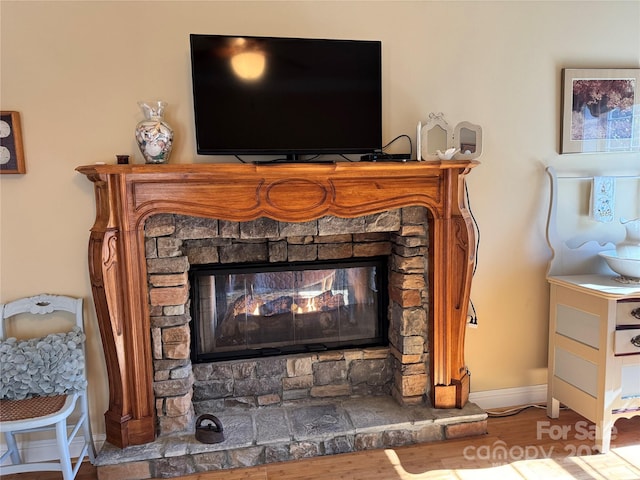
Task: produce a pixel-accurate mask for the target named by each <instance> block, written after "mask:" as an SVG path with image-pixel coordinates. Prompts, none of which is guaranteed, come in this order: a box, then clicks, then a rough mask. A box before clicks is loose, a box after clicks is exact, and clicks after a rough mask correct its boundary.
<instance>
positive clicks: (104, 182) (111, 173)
mask: <svg viewBox="0 0 640 480" xmlns="http://www.w3.org/2000/svg"><path fill="white" fill-rule="evenodd" d="M477 164H478V162H475V161H456V160H452V161H443V162H407V163H348V162H345V163H336V164H312V163H296V164H272V165H253V164H240V163H238V164H235V163H217V164H175V165H174V164H168V165H98V164H96V165H87V166H81V167H78V168H77V171H79V172H80V173H83V174H84V175H86V176H87V177H88V178H89V180H91V181H92V182H93V183H94V189H95V198H96V220H95V223H94V225H93V227H92V229H91V235H90V240H89V269H90V277H91V285H92V292H93V297H94V301H95V306H96V313H97V318H98V323H99V328H100V333H101V337H102V343H103V348H104V352H105V358H106V365H107V374H108V379H109V409H108V410H107V412H106V413H105V421H106V433H107V441H108V442H110V443H112V444H114V445H116V446H119V447H122V448H124V447H126V446H129V445H138V444H143V443H148V442H151V441H153V440H154V439H155V401H154V395H153V371H152V352H151V341H150V333H149V331H150V326H149V306H148V300H147V295H148V293H147V270H146V259H145V246H144V223H145V220H146V219H147V218H149V217H150V216H151V215H155V214H159V213H175V214H182V215H191V216H200V217H209V218H217V219H222V220H231V221H248V220H254V219H256V218H260V217H269V218H272V219H274V220H280V221H286V222H305V221H310V220H313V219H317V218H320V217H322V216H325V215H333V216H336V217H358V216H361V215H368V214H372V213H379V212H382V211H386V210H389V209H394V208H400V207H405V206H411V205H419V206H423V207H426V208H427V209H428V210H429V212H430V213H431V215H429V236H430V238H429V241H430V245H429V300H430V307H429V309H430V312H429V319H430V324H429V326H430V342H431V352H430V356H431V382H432V386H431V387H432V389H431V392H432V398H431V401H432V404H433V405H434V406H435V407H437V408H454V407H456V408H462V407H463V406H464V404H465V403H466V402H467V399H468V395H469V376H468V373H467V369H466V366H465V363H464V334H465V325H466V317H467V306H468V302H469V292H470V289H471V275H472V269H473V264H474V257H475V240H474V238H475V234H474V230H473V225H472V221H471V217H470V214H469V212H468V210H467V208H466V205H465V200H464V198H465V197H464V177H465V175H466V174H467V173H468V172H469V171H470V169H471V168H473V167H475V166H476V165H477Z"/></svg>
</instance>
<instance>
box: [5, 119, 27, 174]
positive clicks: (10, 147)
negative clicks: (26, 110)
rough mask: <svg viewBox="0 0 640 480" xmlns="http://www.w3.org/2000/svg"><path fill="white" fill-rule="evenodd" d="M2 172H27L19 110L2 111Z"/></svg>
mask: <svg viewBox="0 0 640 480" xmlns="http://www.w3.org/2000/svg"><path fill="white" fill-rule="evenodd" d="M0 173H27V170H26V168H25V165H24V151H23V149H22V130H21V128H20V113H18V112H10V111H6V112H5V111H2V112H0Z"/></svg>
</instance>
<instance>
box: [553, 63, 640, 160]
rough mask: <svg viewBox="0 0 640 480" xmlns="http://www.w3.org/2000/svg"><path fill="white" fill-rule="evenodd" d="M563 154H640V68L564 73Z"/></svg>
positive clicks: (569, 70)
mask: <svg viewBox="0 0 640 480" xmlns="http://www.w3.org/2000/svg"><path fill="white" fill-rule="evenodd" d="M560 136H561V139H562V140H561V145H560V153H598V152H638V151H640V68H617V69H615V68H612V69H604V68H603V69H600V68H598V69H568V68H566V69H563V70H562V131H561V135H560Z"/></svg>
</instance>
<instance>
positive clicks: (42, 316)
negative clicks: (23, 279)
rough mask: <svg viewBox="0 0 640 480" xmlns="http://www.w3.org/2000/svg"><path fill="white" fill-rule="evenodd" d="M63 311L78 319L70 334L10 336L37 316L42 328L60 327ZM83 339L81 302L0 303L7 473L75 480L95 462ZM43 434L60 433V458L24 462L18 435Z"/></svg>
mask: <svg viewBox="0 0 640 480" xmlns="http://www.w3.org/2000/svg"><path fill="white" fill-rule="evenodd" d="M60 311H64V312H70V313H71V314H72V315H73V316H74V327H73V329H72V330H71V331H65V332H64V333H55V334H48V335H45V336H43V337H40V338H37V339H33V338H31V339H27V340H17V339H16V338H15V337H11V338H5V331H7V330H6V329H5V327H6V326H8V325H9V323H11V326H12V327H17V326H18V325H19V324H20V323H21V322H33V321H34V320H33V319H34V318H36V319H37V320H38V321H37V323H38V325H39V326H41V325H45V326H46V325H47V324H49V325H51V324H53V323H55V324H57V325H59V324H60V321H59V319H54V318H52V317H54V316H56V313H55V312H60ZM57 315H58V316H59V315H66V317H69V314H68V313H67V314H57ZM30 325H32V324H30ZM67 330H68V329H67ZM84 339H85V336H84V325H83V312H82V299H79V298H72V297H66V296H60V295H47V294H44V295H37V296H33V297H28V298H22V299H19V300H15V301H13V302H10V303H6V304H0V432H1V433H3V434H4V437H5V439H6V446H7V450H6V451H5V452H4V453H3V454H2V456H0V473H2V475H7V474H11V473H20V472H34V471H47V470H56V471H61V472H62V477H63V479H64V480H72V479H74V478H75V476H76V474H77V472H78V469H79V468H80V464H81V463H82V460H83V459H84V457H85V456H88V457H89V460H90V461H91V463H94V461H95V449H94V445H93V437H92V435H91V426H90V422H89V411H88V402H87V386H86V385H87V382H86V374H85V361H84ZM74 412H75V413H74ZM72 414H73V415H72ZM41 431H49V432H55V437H56V445H57V452H58V459H56V460H53V461H37V462H36V461H33V462H25V461H23V455H21V453H20V451H19V449H18V443H17V441H16V434H22V433H31V432H41ZM78 433H81V435H77V434H78ZM76 437H77V438H78V440H81V447H80V448H81V450H80V454H79V455H78V457H77V460H76V462H75V465H74V464H73V463H72V461H71V456H70V452H69V446H70V445H71V443H72V442H73V440H74V439H75V438H76ZM78 443H80V442H78ZM75 446H76V444H75V443H74V448H75ZM9 460H10V461H11V463H10V464H7V463H8V461H9ZM5 464H6V465H5Z"/></svg>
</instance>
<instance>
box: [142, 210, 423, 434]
mask: <svg viewBox="0 0 640 480" xmlns="http://www.w3.org/2000/svg"><path fill="white" fill-rule="evenodd" d="M426 230H427V223H426V210H425V209H424V208H422V207H405V208H402V209H398V210H392V211H388V212H383V213H380V214H375V215H368V216H363V217H357V218H352V219H345V218H337V217H323V218H320V219H318V220H316V221H312V222H305V223H283V222H277V221H274V220H270V219H266V218H260V219H257V220H254V221H249V222H229V221H223V220H217V219H206V218H198V217H187V216H181V215H174V214H161V215H156V216H153V217H151V218H149V219H148V220H147V222H146V224H145V237H146V240H145V241H146V243H145V245H146V256H147V269H148V282H149V304H150V316H151V318H150V321H151V341H152V350H153V366H154V384H153V388H154V394H155V398H156V410H157V417H158V423H159V425H158V428H159V434H160V435H163V434H168V433H173V432H180V431H188V430H189V431H190V430H192V429H193V425H194V418H195V417H194V415H196V414H199V413H204V412H207V413H213V412H216V411H220V409H223V408H224V407H225V406H238V405H246V406H255V407H259V406H263V405H273V404H279V403H281V402H285V401H290V400H300V399H308V398H327V397H329V398H332V397H336V398H338V397H340V398H344V397H349V396H357V395H388V394H391V395H392V396H393V397H394V398H395V399H396V400H397V401H398V402H399V403H400V404H403V405H415V404H421V403H423V402H425V401H427V400H426V398H427V396H426V394H428V393H429V392H428V385H429V381H428V374H427V372H428V370H429V369H428V363H427V362H428V342H427V338H428V335H427V308H428V298H427V296H428V295H427V285H426V271H427V270H426V269H427V260H426V248H427V231H426ZM379 255H389V256H390V261H389V312H388V315H389V335H388V336H389V346H388V347H379V348H369V349H348V350H346V349H345V350H337V351H327V352H321V353H313V354H298V355H292V356H282V357H268V358H260V359H249V360H233V361H224V362H215V363H206V364H196V365H192V364H191V361H190V338H191V335H190V327H189V322H190V320H191V318H190V313H189V285H188V271H189V266H190V265H193V264H217V263H237V262H285V261H289V262H293V261H309V260H316V259H317V260H331V259H345V258H351V257H371V256H379Z"/></svg>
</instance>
